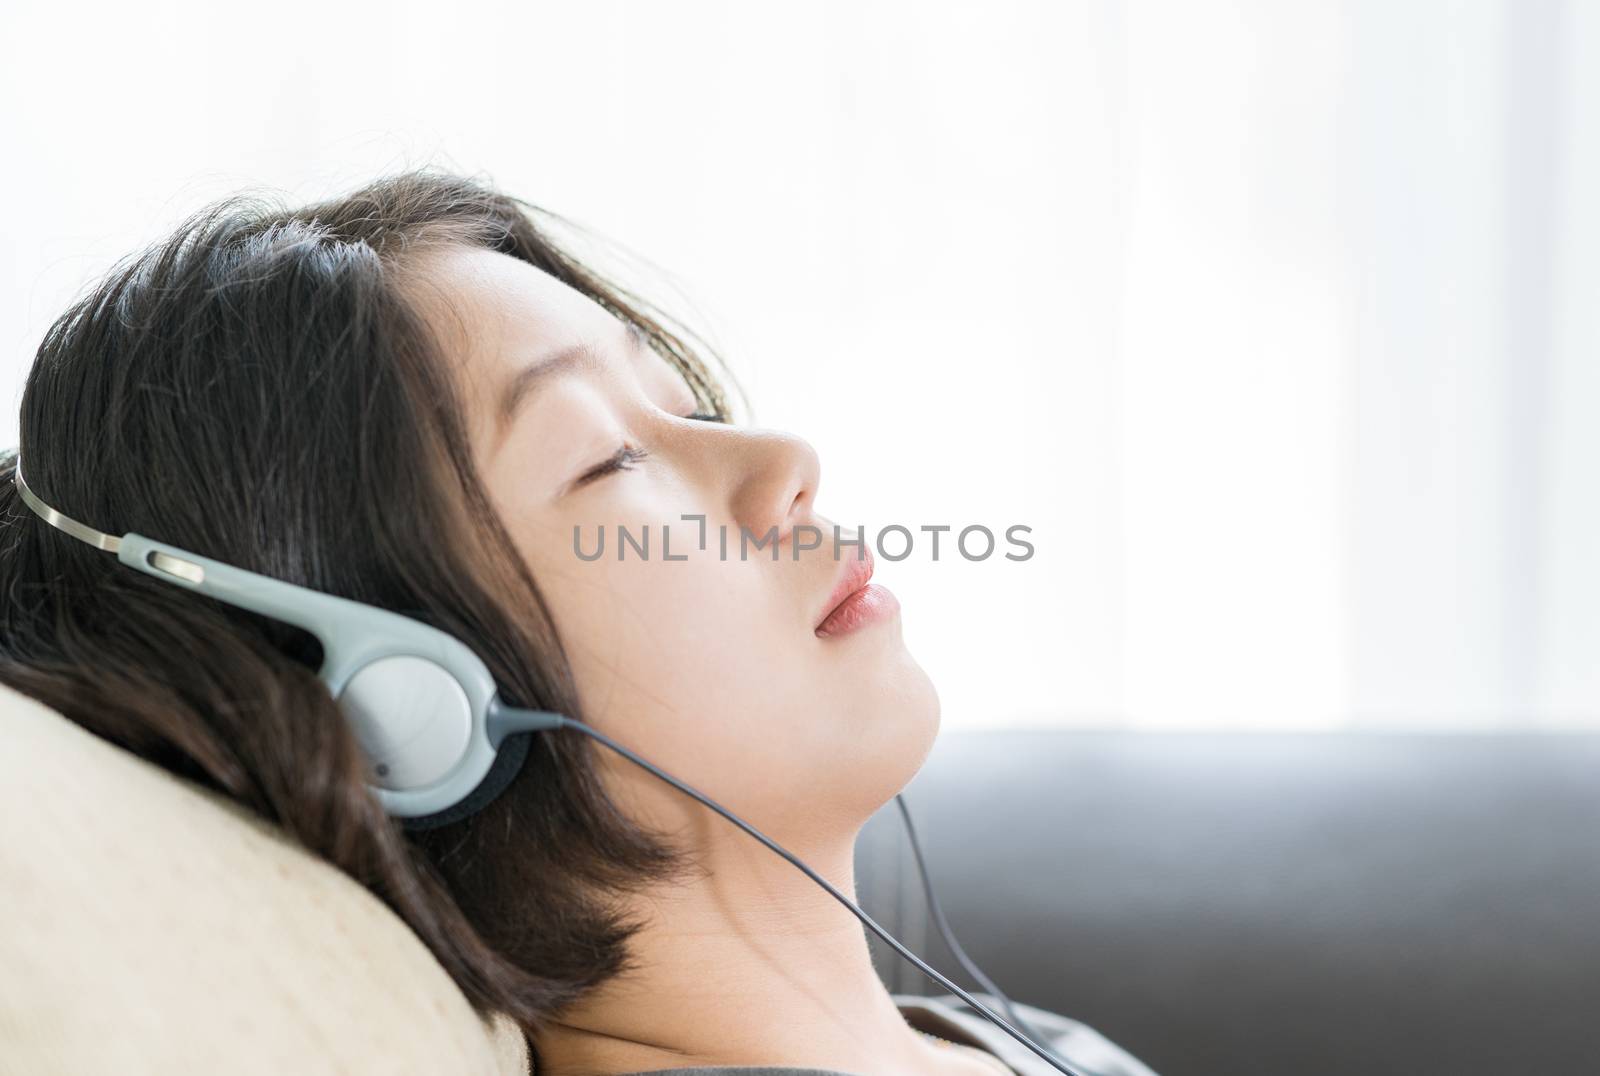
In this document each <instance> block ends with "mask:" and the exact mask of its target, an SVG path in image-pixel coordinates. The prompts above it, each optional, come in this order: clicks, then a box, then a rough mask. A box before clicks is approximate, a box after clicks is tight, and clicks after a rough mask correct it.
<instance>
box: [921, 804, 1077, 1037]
mask: <svg viewBox="0 0 1600 1076" xmlns="http://www.w3.org/2000/svg"><path fill="white" fill-rule="evenodd" d="M894 802H895V804H896V805H897V806H898V807H899V808H900V820H901V821H902V822H904V823H905V827H906V836H907V837H909V838H911V852H912V854H913V855H915V856H916V857H917V873H918V874H920V875H922V892H923V894H924V895H925V896H926V897H927V899H928V910H929V911H930V912H932V913H933V923H934V925H935V926H937V927H938V928H939V933H940V934H942V935H944V942H945V944H946V945H948V946H949V947H950V951H951V952H952V953H954V954H955V957H956V959H957V960H959V961H960V962H961V966H962V967H963V968H966V969H967V974H968V975H970V976H972V977H973V978H974V979H976V980H977V981H978V982H980V983H982V984H983V987H984V989H985V990H987V991H989V993H991V994H993V995H994V996H995V997H997V998H999V999H1000V1004H1001V1006H1002V1007H1003V1008H1004V1009H1005V1010H1006V1015H1007V1016H1009V1017H1010V1018H1011V1022H1012V1023H1013V1024H1016V1025H1017V1026H1018V1027H1020V1028H1021V1029H1022V1030H1023V1031H1026V1032H1027V1033H1028V1034H1029V1035H1030V1036H1032V1037H1033V1039H1034V1040H1035V1041H1036V1042H1039V1043H1041V1044H1042V1043H1044V1041H1045V1036H1043V1035H1041V1034H1039V1031H1038V1029H1037V1028H1035V1027H1033V1026H1032V1025H1031V1024H1029V1023H1028V1022H1027V1021H1026V1020H1024V1019H1023V1018H1022V1016H1021V1015H1020V1014H1019V1013H1018V1012H1017V1010H1016V1009H1015V1008H1014V1007H1012V1004H1011V999H1010V998H1008V997H1006V995H1005V991H1003V990H1001V989H1000V988H999V987H998V986H996V985H995V984H994V980H993V979H991V978H989V977H988V976H987V975H985V974H984V973H983V969H982V968H980V967H978V965H977V964H976V963H974V962H973V960H972V958H971V957H969V956H967V951H966V950H965V949H963V948H961V943H960V942H958V941H956V936H955V933H954V932H953V931H952V930H951V929H950V923H949V922H948V921H947V920H946V919H945V917H944V909H943V908H941V907H940V906H939V898H938V897H936V896H934V893H933V879H931V878H929V877H928V864H927V861H926V860H924V859H923V857H922V842H920V841H918V840H917V827H916V826H915V825H913V824H912V822H911V808H909V807H907V806H906V798H905V797H904V796H901V795H897V796H895V798H894ZM1045 1049H1047V1050H1048V1049H1050V1047H1048V1046H1046V1047H1045ZM1051 1052H1052V1053H1054V1052H1055V1051H1053V1050H1051ZM1057 1056H1058V1057H1059V1056H1060V1055H1059V1054H1057Z"/></svg>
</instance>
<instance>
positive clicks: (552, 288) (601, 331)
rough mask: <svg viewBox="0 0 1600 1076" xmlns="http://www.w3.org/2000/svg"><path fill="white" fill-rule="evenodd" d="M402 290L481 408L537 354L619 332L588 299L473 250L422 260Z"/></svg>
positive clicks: (454, 249)
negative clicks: (410, 299)
mask: <svg viewBox="0 0 1600 1076" xmlns="http://www.w3.org/2000/svg"><path fill="white" fill-rule="evenodd" d="M406 290H407V292H408V294H409V295H410V296H411V297H412V299H413V300H414V302H415V304H416V306H417V309H418V311H419V312H420V313H421V314H422V316H423V317H424V318H425V319H426V320H427V321H428V323H429V324H430V326H431V327H432V328H433V329H434V331H435V332H436V333H437V334H438V336H439V338H440V342H441V344H442V345H443V348H444V350H445V353H446V355H447V356H448V358H449V359H450V361H451V362H452V363H453V365H454V366H455V368H456V372H457V374H459V375H460V380H461V381H462V383H463V385H464V386H466V387H468V388H469V390H470V391H471V392H472V394H474V395H477V396H481V398H480V399H478V400H477V402H478V403H480V404H482V405H484V406H487V405H488V403H489V400H490V397H491V396H492V394H493V393H494V392H495V391H496V390H497V389H498V387H499V386H500V385H503V384H504V383H505V382H506V381H507V380H508V379H509V378H510V377H511V375H512V374H514V373H516V372H517V371H518V370H520V369H521V368H522V367H524V366H526V365H528V364H529V363H530V362H532V361H533V360H534V359H536V358H537V357H539V356H540V355H547V354H550V353H552V352H554V351H557V350H560V349H562V348H565V347H570V346H572V345H574V344H580V343H585V342H593V341H597V340H603V339H607V338H609V337H611V336H614V335H615V333H616V332H617V321H616V318H614V317H613V316H612V315H611V314H610V312H608V311H607V310H606V309H605V308H604V307H602V306H600V305H599V304H598V303H596V302H595V301H594V300H593V299H590V298H589V297H588V296H587V295H584V294H583V293H582V292H580V291H578V290H576V289H574V288H572V287H569V286H568V285H566V284H563V283H562V282H561V281H559V280H557V279H556V278H555V277H553V276H551V275H550V274H549V273H546V272H544V271H543V270H542V269H539V268H537V267H535V266H533V265H530V264H528V263H527V262H525V261H522V260H521V259H518V258H513V257H511V256H510V255H509V254H501V253H499V252H497V251H492V250H484V249H482V248H478V247H465V246H460V245H450V246H446V247H441V248H439V249H436V250H431V251H428V252H426V253H424V254H421V255H419V256H418V258H417V260H416V262H415V263H414V264H413V266H412V267H411V268H410V270H409V271H408V273H407V274H406Z"/></svg>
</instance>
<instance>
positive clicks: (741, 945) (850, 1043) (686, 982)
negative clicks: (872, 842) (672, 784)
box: [537, 830, 929, 1074]
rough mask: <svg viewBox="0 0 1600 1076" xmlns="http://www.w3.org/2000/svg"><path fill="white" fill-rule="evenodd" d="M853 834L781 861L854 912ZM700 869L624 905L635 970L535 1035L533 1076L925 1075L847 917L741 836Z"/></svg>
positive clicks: (720, 843) (918, 1051)
mask: <svg viewBox="0 0 1600 1076" xmlns="http://www.w3.org/2000/svg"><path fill="white" fill-rule="evenodd" d="M855 836H856V835H855V832H851V833H850V834H848V836H847V837H845V838H843V839H839V840H836V841H834V842H832V843H823V844H822V845H821V846H813V847H810V848H807V849H799V848H794V847H793V846H791V848H790V850H791V851H793V852H794V853H795V854H796V855H798V856H799V857H800V858H801V859H802V860H804V861H805V862H806V863H807V864H808V865H809V866H810V867H811V868H812V869H813V870H815V871H816V872H817V873H818V874H820V875H821V876H822V877H824V878H826V879H827V880H828V881H829V883H831V884H832V885H833V886H834V888H836V889H838V890H839V891H840V892H841V893H843V894H844V895H845V896H846V897H848V898H849V899H850V900H851V901H854V900H855V872H854V857H853V853H854V847H855ZM702 862H703V863H704V865H705V867H706V868H707V869H706V870H705V871H703V872H700V876H699V877H696V878H695V879H694V880H692V881H689V882H683V883H679V884H678V885H675V886H670V887H662V888H661V889H658V890H654V891H651V892H650V893H648V894H645V895H642V896H641V897H639V898H637V899H635V900H633V901H630V902H629V904H628V906H627V908H626V911H627V912H628V913H629V914H630V915H631V916H632V917H633V918H634V919H635V920H636V921H640V922H642V923H643V924H644V926H643V928H642V929H641V930H640V931H639V933H638V934H636V935H635V936H634V938H633V939H632V941H631V942H630V945H629V952H630V955H631V956H632V957H633V959H634V961H635V964H636V966H635V968H634V970H632V971H629V972H625V973H624V974H623V975H621V976H618V977H617V978H614V979H612V980H609V981H607V982H606V983H604V984H603V985H602V986H600V987H599V988H597V989H596V990H595V991H594V992H593V993H592V994H590V995H588V996H586V997H584V998H583V999H582V1000H581V1001H580V1002H579V1003H578V1004H576V1005H574V1006H573V1007H572V1008H570V1009H568V1010H567V1011H566V1012H564V1013H563V1014H562V1017H561V1019H560V1020H559V1021H557V1022H554V1023H553V1024H551V1025H548V1026H547V1027H546V1028H544V1029H541V1031H540V1032H539V1034H538V1038H537V1042H538V1049H539V1055H540V1060H541V1062H542V1064H541V1066H540V1068H541V1072H548V1073H551V1074H562V1073H569V1072H572V1073H577V1072H586V1071H591V1070H592V1071H595V1072H608V1073H610V1072H641V1071H647V1070H650V1069H657V1068H683V1067H690V1066H696V1065H705V1066H715V1065H761V1064H766V1065H791V1066H795V1067H806V1068H821V1069H838V1070H844V1071H854V1072H874V1073H897V1072H903V1073H915V1072H927V1071H929V1069H928V1068H927V1051H928V1045H927V1043H926V1041H925V1040H923V1039H922V1038H921V1037H920V1036H919V1035H917V1033H916V1032H915V1031H913V1030H912V1029H911V1027H910V1026H909V1025H908V1024H907V1023H906V1021H905V1018H904V1017H903V1016H901V1014H900V1011H899V1009H898V1008H897V1007H896V1006H895V1003H894V1000H893V999H892V998H891V997H890V996H889V992H888V990H887V988H886V987H885V986H884V985H883V983H882V981H881V980H880V979H879V978H878V974H877V972H876V971H875V970H874V968H873V966H872V960H871V955H870V951H869V949H868V947H867V938H866V929H865V927H864V926H863V925H862V923H861V921H860V920H859V919H857V918H856V917H855V916H854V915H853V914H851V912H850V911H849V909H847V908H845V907H844V906H843V905H841V904H840V903H839V902H838V901H836V900H834V899H833V897H831V896H830V895H829V894H828V893H826V892H825V891H824V890H823V889H822V887H820V886H818V885H817V884H816V883H815V882H813V881H812V880H811V879H810V878H807V877H806V876H805V875H804V874H802V873H801V872H800V871H798V870H796V869H795V867H794V866H793V865H792V864H790V863H787V862H785V861H784V860H782V859H780V858H779V857H778V856H776V855H773V854H772V852H771V851H769V850H768V849H766V848H763V847H761V846H760V845H759V844H757V843H756V842H754V841H752V840H751V839H750V838H749V837H748V836H747V835H745V834H743V833H738V832H734V831H731V830H730V831H729V832H727V833H726V834H725V835H724V834H718V835H717V837H716V839H715V840H714V841H712V842H710V843H709V844H708V846H707V851H706V854H705V856H704V857H703V859H702Z"/></svg>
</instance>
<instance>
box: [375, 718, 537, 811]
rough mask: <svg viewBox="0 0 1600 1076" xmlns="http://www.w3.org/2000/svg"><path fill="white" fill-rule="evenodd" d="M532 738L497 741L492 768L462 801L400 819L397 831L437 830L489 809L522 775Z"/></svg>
mask: <svg viewBox="0 0 1600 1076" xmlns="http://www.w3.org/2000/svg"><path fill="white" fill-rule="evenodd" d="M533 736H534V734H533V733H531V732H519V733H514V734H512V735H510V736H507V737H506V738H505V739H503V740H501V741H500V749H499V750H498V751H497V752H496V753H495V757H494V764H493V765H492V766H490V767H489V772H488V773H486V774H484V777H483V780H482V781H480V782H479V783H478V787H477V788H475V789H473V790H472V791H471V792H469V793H468V794H467V797H466V798H465V799H463V800H461V801H460V802H459V803H456V804H454V805H452V806H450V807H446V808H445V809H444V810H442V811H435V812H434V813H433V814H425V815H418V816H415V817H412V818H405V817H402V818H401V819H400V826H401V828H402V829H403V830H405V831H406V832H407V833H411V832H416V831H420V830H428V829H438V828H439V827H440V826H448V825H449V824H450V823H452V822H459V821H461V820H462V819H463V818H466V817H467V816H468V815H473V814H477V813H478V812H479V811H481V810H483V809H484V808H485V807H487V806H489V804H490V803H491V802H493V801H494V800H495V799H496V798H498V797H499V795H500V793H502V792H504V791H505V790H506V789H507V788H509V787H511V782H512V781H514V780H516V778H517V775H518V774H519V773H521V772H522V767H523V766H524V765H525V764H526V763H527V761H528V750H529V746H530V744H529V741H530V740H531V739H532V738H533Z"/></svg>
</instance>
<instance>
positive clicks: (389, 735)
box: [339, 654, 472, 792]
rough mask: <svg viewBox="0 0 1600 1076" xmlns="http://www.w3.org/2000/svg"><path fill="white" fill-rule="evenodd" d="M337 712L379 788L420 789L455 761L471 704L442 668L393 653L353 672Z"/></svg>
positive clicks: (463, 744)
mask: <svg viewBox="0 0 1600 1076" xmlns="http://www.w3.org/2000/svg"><path fill="white" fill-rule="evenodd" d="M339 709H340V710H341V711H342V712H343V713H344V715H345V720H347V721H348V722H349V723H350V727H351V730H352V731H353V732H354V733H355V735H356V739H357V740H358V741H359V742H360V744H361V748H362V750H363V751H364V752H365V753H366V756H367V759H368V761H369V763H370V765H371V768H372V776H371V778H370V781H371V783H372V784H374V785H376V786H377V787H379V788H386V789H390V790H391V791H395V792H405V791H408V790H410V789H414V788H426V787H427V786H428V785H431V784H433V783H434V782H435V781H438V780H440V779H441V778H443V777H444V776H445V775H446V774H448V773H449V772H450V771H451V770H453V769H455V768H456V765H457V764H458V763H459V762H460V761H461V759H462V756H464V755H465V754H466V752H467V745H468V743H469V741H470V740H471V738H472V704H471V702H469V701H468V699H467V693H466V692H465V691H464V690H463V689H462V687H461V684H460V683H459V682H458V681H457V680H456V678H455V676H454V675H452V674H451V673H450V671H449V670H448V669H446V668H444V667H443V666H442V665H439V664H437V663H436V662H432V661H429V660H428V659H427V658H421V657H416V656H415V655H412V654H394V655H391V656H389V657H382V658H378V659H377V660H375V661H370V662H368V663H367V664H365V665H363V666H362V667H361V668H359V669H357V670H356V672H355V674H354V675H353V676H351V677H350V679H349V680H347V681H346V682H345V685H344V688H343V690H341V691H340V692H339Z"/></svg>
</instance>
